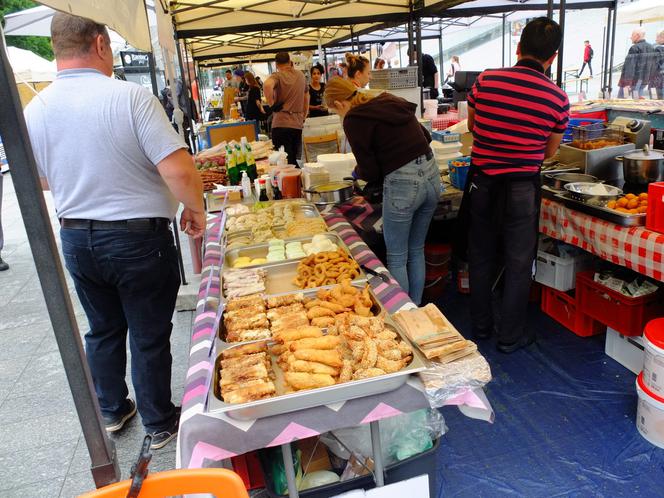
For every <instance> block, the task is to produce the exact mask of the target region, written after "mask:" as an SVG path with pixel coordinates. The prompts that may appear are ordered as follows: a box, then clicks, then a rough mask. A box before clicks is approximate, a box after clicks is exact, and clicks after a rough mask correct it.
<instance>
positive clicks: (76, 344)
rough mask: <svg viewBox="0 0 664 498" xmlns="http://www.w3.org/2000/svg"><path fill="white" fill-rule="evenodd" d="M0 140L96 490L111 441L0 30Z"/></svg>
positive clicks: (106, 478)
mask: <svg viewBox="0 0 664 498" xmlns="http://www.w3.org/2000/svg"><path fill="white" fill-rule="evenodd" d="M0 109H2V112H0V135H1V136H2V138H3V142H4V145H5V152H6V153H7V159H8V160H9V164H11V166H12V180H13V182H14V187H15V189H16V197H17V199H18V204H19V207H20V209H21V215H22V216H23V221H24V224H25V230H26V232H27V235H28V241H29V242H30V249H31V251H32V257H33V258H34V261H35V266H36V267H37V275H38V276H39V282H40V284H41V288H42V292H43V293H44V300H45V301H46V308H47V309H48V314H49V317H50V319H51V324H52V326H53V331H54V334H55V340H56V342H57V344H58V349H59V350H60V356H61V358H62V365H63V366H64V369H65V373H66V375H67V381H68V383H69V388H70V390H71V393H72V398H73V399H74V406H75V407H76V413H77V414H78V419H79V422H80V424H81V428H82V430H83V436H84V437H85V442H86V444H87V446H88V452H89V453H90V460H91V467H90V468H91V471H92V477H93V479H94V481H95V486H97V487H98V488H100V487H102V486H106V485H107V484H111V483H113V482H116V481H118V480H119V479H120V469H119V467H118V461H117V455H116V453H115V447H114V445H113V442H112V441H111V440H109V438H108V437H107V435H106V430H105V429H104V422H103V421H102V418H101V413H100V411H99V402H98V401H97V396H96V394H95V390H94V386H93V384H92V377H91V375H90V370H89V369H88V364H87V361H86V359H85V352H84V351H83V344H82V343H81V336H80V333H79V330H78V325H77V323H76V317H75V315H74V310H73V308H72V304H71V300H70V298H69V290H68V289H67V283H66V281H65V275H64V272H63V270H62V264H61V263H60V258H59V256H58V248H57V245H56V242H55V237H54V234H53V230H52V228H51V222H50V219H49V214H48V210H47V208H46V202H45V201H44V195H43V193H42V189H41V185H40V181H39V175H38V173H37V166H36V163H35V158H34V155H33V153H32V146H31V144H30V139H29V137H28V130H27V127H26V125H25V120H24V118H23V112H22V109H21V104H20V100H19V96H18V90H17V87H16V81H15V80H14V74H13V72H12V68H11V66H10V64H9V60H8V59H7V52H6V48H5V39H4V34H3V32H2V27H1V26H0Z"/></svg>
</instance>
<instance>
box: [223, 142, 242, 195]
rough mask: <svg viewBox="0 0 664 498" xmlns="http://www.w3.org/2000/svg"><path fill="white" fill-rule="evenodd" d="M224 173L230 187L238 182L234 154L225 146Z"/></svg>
mask: <svg viewBox="0 0 664 498" xmlns="http://www.w3.org/2000/svg"><path fill="white" fill-rule="evenodd" d="M226 172H227V173H228V181H229V182H230V184H231V185H237V184H238V183H239V182H240V171H239V170H238V169H237V162H236V161H235V152H234V151H233V149H232V148H231V147H230V146H226Z"/></svg>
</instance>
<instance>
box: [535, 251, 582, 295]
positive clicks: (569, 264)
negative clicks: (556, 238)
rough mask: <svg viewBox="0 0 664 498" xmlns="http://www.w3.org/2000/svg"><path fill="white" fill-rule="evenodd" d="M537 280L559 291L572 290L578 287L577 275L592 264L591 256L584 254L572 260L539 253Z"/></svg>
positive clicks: (571, 258) (542, 252)
mask: <svg viewBox="0 0 664 498" xmlns="http://www.w3.org/2000/svg"><path fill="white" fill-rule="evenodd" d="M536 262H537V271H536V272H535V280H536V281H537V282H539V283H540V284H542V285H546V286H548V287H553V288H554V289H556V290H559V291H568V290H572V289H573V288H574V287H575V286H576V274H577V273H579V272H580V271H582V270H586V269H588V268H589V267H590V265H591V263H592V256H590V254H586V253H582V254H578V255H576V256H573V257H570V258H563V257H560V256H554V255H553V254H549V253H548V252H544V251H537V260H536Z"/></svg>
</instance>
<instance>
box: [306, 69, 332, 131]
mask: <svg viewBox="0 0 664 498" xmlns="http://www.w3.org/2000/svg"><path fill="white" fill-rule="evenodd" d="M324 72H325V69H323V66H321V65H320V64H316V65H315V66H313V67H312V68H311V83H310V84H309V117H311V118H317V117H320V116H327V115H328V114H329V113H328V112H327V107H325V102H323V94H324V93H325V83H323V82H322V81H321V78H322V77H323V73H324Z"/></svg>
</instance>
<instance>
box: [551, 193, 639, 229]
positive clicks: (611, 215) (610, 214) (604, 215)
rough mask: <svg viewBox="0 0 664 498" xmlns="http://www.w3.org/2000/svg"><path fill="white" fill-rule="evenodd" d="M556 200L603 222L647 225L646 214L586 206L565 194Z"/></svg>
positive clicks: (630, 225) (628, 225)
mask: <svg viewBox="0 0 664 498" xmlns="http://www.w3.org/2000/svg"><path fill="white" fill-rule="evenodd" d="M554 200H558V201H562V202H563V204H565V206H567V207H568V208H570V209H574V210H575V211H579V212H581V213H585V214H589V215H591V216H595V217H596V218H600V219H602V220H606V221H610V222H611V223H615V224H616V225H621V226H624V227H638V226H643V225H645V224H646V215H645V214H629V213H621V212H620V211H616V210H614V209H609V208H607V207H602V206H595V205H593V204H586V203H585V202H581V201H577V200H575V199H572V198H570V197H567V195H563V194H559V195H556V196H555V198H554Z"/></svg>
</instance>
